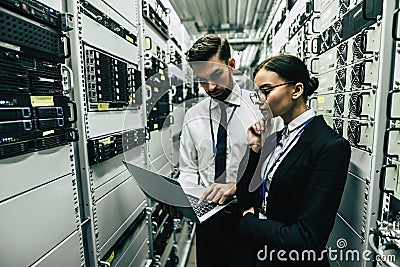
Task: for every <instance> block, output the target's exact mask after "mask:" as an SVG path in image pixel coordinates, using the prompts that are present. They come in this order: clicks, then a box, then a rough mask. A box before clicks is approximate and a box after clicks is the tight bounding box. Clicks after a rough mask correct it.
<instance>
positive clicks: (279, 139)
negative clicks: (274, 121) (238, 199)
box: [262, 116, 315, 212]
mask: <svg viewBox="0 0 400 267" xmlns="http://www.w3.org/2000/svg"><path fill="white" fill-rule="evenodd" d="M314 118H315V116H313V117H312V118H310V119H309V120H307V121H306V122H305V123H304V126H303V127H302V128H301V129H300V131H299V132H298V133H297V134H296V136H295V137H294V138H293V139H292V140H291V141H290V143H289V145H287V146H286V147H285V150H283V151H282V152H281V153H279V156H278V157H277V158H276V159H275V161H274V163H273V164H272V166H271V168H269V169H268V165H269V162H270V160H271V158H272V156H273V155H274V153H275V150H276V148H277V147H278V144H279V142H280V141H281V139H282V136H283V131H282V133H281V134H280V135H279V137H278V139H277V141H276V144H275V147H274V150H273V151H272V153H271V156H270V157H269V159H268V162H267V164H266V165H265V170H264V174H263V180H262V209H263V211H264V212H265V208H266V201H265V191H266V183H267V179H268V175H269V174H270V173H271V172H272V170H273V169H274V167H275V165H276V163H277V162H278V161H279V159H280V158H281V156H282V155H285V153H286V152H287V150H288V149H289V148H290V147H291V146H292V144H293V143H294V142H295V141H296V140H297V139H298V138H299V137H300V135H301V133H302V132H304V130H305V129H306V128H307V126H308V125H309V124H310V123H311V122H312V121H313V120H314ZM267 169H268V172H267Z"/></svg>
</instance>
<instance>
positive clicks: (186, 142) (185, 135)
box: [178, 116, 199, 184]
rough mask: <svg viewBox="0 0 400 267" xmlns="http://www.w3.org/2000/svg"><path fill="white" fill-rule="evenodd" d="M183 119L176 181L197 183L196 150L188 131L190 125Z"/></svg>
mask: <svg viewBox="0 0 400 267" xmlns="http://www.w3.org/2000/svg"><path fill="white" fill-rule="evenodd" d="M186 119H187V118H186V116H185V121H184V124H183V127H182V132H181V137H180V146H179V170H180V175H179V178H178V181H185V182H191V183H194V184H198V183H199V172H198V166H199V165H198V164H199V163H198V157H197V150H196V147H195V145H194V142H193V138H192V135H191V133H190V127H189V125H188V124H187V122H186V121H187V120H186Z"/></svg>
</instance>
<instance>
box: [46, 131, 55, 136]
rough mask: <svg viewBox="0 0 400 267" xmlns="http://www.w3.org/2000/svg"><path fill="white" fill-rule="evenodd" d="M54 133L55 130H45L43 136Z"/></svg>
mask: <svg viewBox="0 0 400 267" xmlns="http://www.w3.org/2000/svg"><path fill="white" fill-rule="evenodd" d="M53 133H54V130H50V131H45V132H43V136H47V135H50V134H53Z"/></svg>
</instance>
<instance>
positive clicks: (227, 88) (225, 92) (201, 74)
mask: <svg viewBox="0 0 400 267" xmlns="http://www.w3.org/2000/svg"><path fill="white" fill-rule="evenodd" d="M191 65H192V68H193V71H194V73H195V74H196V77H197V79H198V80H199V82H200V84H201V86H202V87H203V88H204V90H205V91H206V93H207V94H208V95H209V96H211V97H212V98H214V99H217V100H221V101H222V100H225V99H226V98H227V97H228V96H229V94H230V93H231V91H232V89H233V86H234V83H233V77H232V70H231V68H230V67H229V66H228V65H227V64H226V63H225V62H224V61H222V60H220V59H219V57H218V54H215V55H214V56H213V57H212V58H210V59H209V60H208V61H204V62H194V63H191Z"/></svg>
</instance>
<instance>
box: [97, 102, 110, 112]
mask: <svg viewBox="0 0 400 267" xmlns="http://www.w3.org/2000/svg"><path fill="white" fill-rule="evenodd" d="M97 110H99V111H104V110H108V103H98V104H97Z"/></svg>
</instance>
